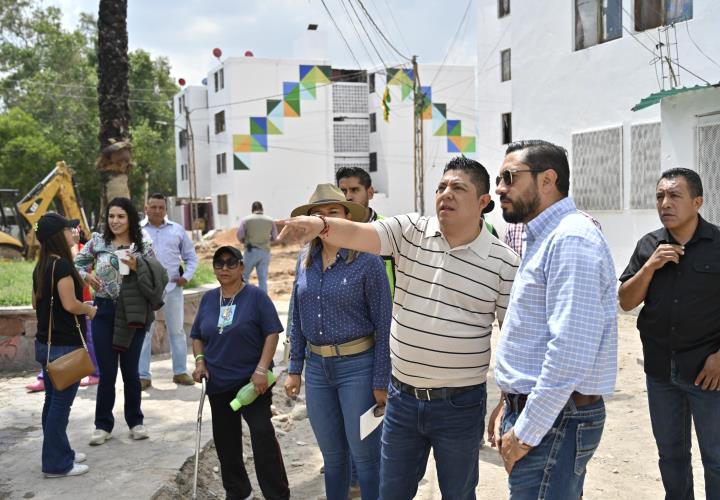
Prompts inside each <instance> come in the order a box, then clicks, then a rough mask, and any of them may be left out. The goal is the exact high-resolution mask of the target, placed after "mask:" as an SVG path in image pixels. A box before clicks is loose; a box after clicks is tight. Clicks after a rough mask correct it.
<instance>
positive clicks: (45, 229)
mask: <svg viewBox="0 0 720 500" xmlns="http://www.w3.org/2000/svg"><path fill="white" fill-rule="evenodd" d="M79 225H80V221H79V220H78V219H66V218H65V217H63V216H62V215H60V214H58V213H56V212H48V213H46V214H45V215H43V216H42V217H40V220H39V221H37V223H36V224H35V236H37V239H38V241H40V243H42V242H44V241H47V240H48V239H49V238H50V237H51V236H53V235H54V234H55V233H59V232H60V231H62V230H63V229H65V228H66V227H69V228H75V227H78V226H79Z"/></svg>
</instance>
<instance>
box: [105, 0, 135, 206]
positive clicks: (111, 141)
mask: <svg viewBox="0 0 720 500" xmlns="http://www.w3.org/2000/svg"><path fill="white" fill-rule="evenodd" d="M97 24H98V45H97V55H98V106H99V108H100V132H99V133H98V138H99V139H100V151H101V153H100V157H99V158H98V159H97V162H96V163H97V166H98V169H99V170H100V175H101V176H102V182H103V193H102V199H101V202H100V205H101V209H100V213H101V214H102V213H104V209H105V206H106V205H107V202H108V201H109V200H112V199H113V198H114V197H116V196H125V197H127V198H129V197H130V189H129V187H128V173H129V171H130V168H131V167H132V150H131V147H130V107H129V104H128V97H129V94H130V91H129V83H128V72H129V69H130V66H129V62H128V35H127V0H100V9H99V13H98V22H97Z"/></svg>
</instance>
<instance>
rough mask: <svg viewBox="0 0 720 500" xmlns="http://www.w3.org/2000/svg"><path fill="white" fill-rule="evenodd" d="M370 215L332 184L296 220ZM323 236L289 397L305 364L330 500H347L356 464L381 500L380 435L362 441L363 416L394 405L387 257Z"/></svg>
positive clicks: (303, 289) (308, 282) (367, 489)
mask: <svg viewBox="0 0 720 500" xmlns="http://www.w3.org/2000/svg"><path fill="white" fill-rule="evenodd" d="M364 214H365V209H364V207H362V206H361V205H359V204H356V203H352V202H348V201H345V196H344V195H343V194H342V192H341V191H340V190H339V189H338V188H337V187H335V186H334V185H332V184H320V185H318V187H317V189H316V190H315V193H314V194H313V196H312V197H311V198H310V203H309V204H307V205H303V206H301V207H298V208H296V209H295V210H293V212H292V216H293V217H294V216H297V215H317V216H318V217H320V218H325V217H342V218H346V219H354V220H364ZM326 227H327V226H326ZM323 234H324V233H321V236H320V237H318V238H316V239H315V240H313V241H312V242H310V244H309V245H308V247H307V248H305V249H304V250H303V252H301V254H300V256H299V260H300V263H299V265H298V275H297V282H296V285H295V291H294V293H295V302H294V305H293V310H292V311H291V313H292V315H293V321H292V332H291V335H290V339H291V354H290V368H289V370H288V371H289V376H288V379H287V381H286V382H285V390H286V392H287V394H288V395H289V396H290V397H296V396H297V395H298V393H299V391H300V385H301V377H300V374H301V373H302V370H303V364H305V379H306V380H305V384H306V386H305V392H306V397H307V410H308V417H309V419H310V424H311V426H312V428H313V432H314V433H315V438H316V439H317V442H318V445H319V446H320V451H321V452H322V455H323V461H324V464H325V493H326V495H327V498H328V500H345V499H347V498H348V489H349V486H350V460H349V458H350V456H352V459H353V462H354V463H355V466H356V469H357V475H358V479H359V482H360V492H361V494H362V498H363V499H372V500H375V499H377V498H378V493H379V478H380V434H381V430H380V428H377V429H375V430H374V431H373V432H372V433H371V434H370V435H369V436H367V437H366V438H365V439H363V440H361V439H360V416H361V415H362V414H363V413H365V412H366V411H367V410H368V409H370V407H372V406H373V405H374V404H377V405H378V406H380V407H384V406H385V402H386V400H387V386H388V382H389V378H390V347H389V336H390V317H391V311H392V302H391V299H390V287H389V285H388V281H387V275H386V273H385V265H384V264H383V261H382V259H381V258H380V257H377V256H375V255H371V254H365V253H358V252H354V251H349V250H346V249H343V248H337V247H333V246H330V245H328V244H326V243H325V242H324V241H323V239H322V235H323Z"/></svg>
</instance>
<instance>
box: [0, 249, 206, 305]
mask: <svg viewBox="0 0 720 500" xmlns="http://www.w3.org/2000/svg"><path fill="white" fill-rule="evenodd" d="M34 268H35V262H23V261H12V260H0V307H4V306H29V305H30V303H31V302H32V271H33V269H34ZM215 281H216V280H215V273H214V272H213V269H212V264H211V263H210V262H204V261H200V263H199V264H198V268H197V269H196V270H195V274H194V275H193V279H192V280H190V283H189V284H187V285H186V288H194V287H198V286H201V285H206V284H208V283H215Z"/></svg>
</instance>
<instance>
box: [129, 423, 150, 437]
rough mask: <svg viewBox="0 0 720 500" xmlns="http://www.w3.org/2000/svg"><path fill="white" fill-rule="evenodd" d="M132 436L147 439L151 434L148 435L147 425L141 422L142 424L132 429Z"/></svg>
mask: <svg viewBox="0 0 720 500" xmlns="http://www.w3.org/2000/svg"><path fill="white" fill-rule="evenodd" d="M130 437H131V438H133V439H135V440H140V439H147V438H149V437H150V436H149V435H148V431H147V429H146V428H145V426H144V425H142V424H140V425H136V426H135V427H133V428H132V429H130Z"/></svg>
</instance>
